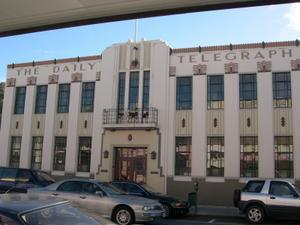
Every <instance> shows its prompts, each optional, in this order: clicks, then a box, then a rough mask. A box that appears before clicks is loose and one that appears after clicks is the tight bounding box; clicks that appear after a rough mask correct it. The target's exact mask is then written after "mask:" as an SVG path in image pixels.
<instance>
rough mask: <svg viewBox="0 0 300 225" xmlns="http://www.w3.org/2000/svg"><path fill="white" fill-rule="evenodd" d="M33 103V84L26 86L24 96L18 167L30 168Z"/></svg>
mask: <svg viewBox="0 0 300 225" xmlns="http://www.w3.org/2000/svg"><path fill="white" fill-rule="evenodd" d="M34 105H35V85H30V86H29V85H28V86H27V87H26V98H25V109H24V119H23V131H22V134H23V135H22V145H21V155H20V167H22V168H30V166H31V165H30V163H31V146H32V136H31V125H32V114H33V113H34V112H33V110H34Z"/></svg>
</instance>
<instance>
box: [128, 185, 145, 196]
mask: <svg viewBox="0 0 300 225" xmlns="http://www.w3.org/2000/svg"><path fill="white" fill-rule="evenodd" d="M125 187H126V192H128V193H134V194H143V193H144V192H143V190H142V189H141V188H140V187H138V186H137V185H135V184H126V185H125Z"/></svg>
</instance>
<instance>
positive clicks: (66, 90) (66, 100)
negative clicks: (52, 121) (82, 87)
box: [57, 83, 71, 113]
mask: <svg viewBox="0 0 300 225" xmlns="http://www.w3.org/2000/svg"><path fill="white" fill-rule="evenodd" d="M70 92H71V85H70V84H69V83H64V84H59V87H58V100H57V113H68V112H69V106H70Z"/></svg>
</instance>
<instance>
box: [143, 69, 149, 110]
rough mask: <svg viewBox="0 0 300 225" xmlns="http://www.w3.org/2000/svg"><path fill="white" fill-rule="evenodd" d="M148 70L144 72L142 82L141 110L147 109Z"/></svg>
mask: <svg viewBox="0 0 300 225" xmlns="http://www.w3.org/2000/svg"><path fill="white" fill-rule="evenodd" d="M149 88H150V71H145V72H144V84H143V110H147V109H149Z"/></svg>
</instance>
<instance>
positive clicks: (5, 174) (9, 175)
mask: <svg viewBox="0 0 300 225" xmlns="http://www.w3.org/2000/svg"><path fill="white" fill-rule="evenodd" d="M17 171H18V170H17V169H14V168H2V169H1V171H0V180H1V181H11V182H14V181H15V180H16V175H17Z"/></svg>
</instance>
